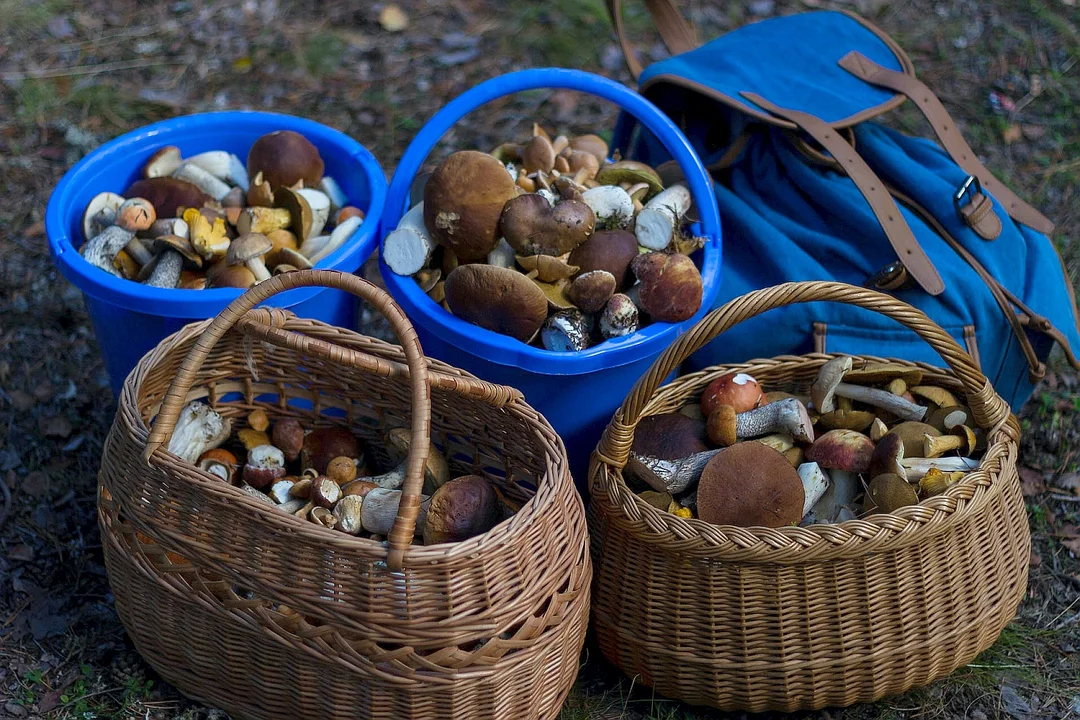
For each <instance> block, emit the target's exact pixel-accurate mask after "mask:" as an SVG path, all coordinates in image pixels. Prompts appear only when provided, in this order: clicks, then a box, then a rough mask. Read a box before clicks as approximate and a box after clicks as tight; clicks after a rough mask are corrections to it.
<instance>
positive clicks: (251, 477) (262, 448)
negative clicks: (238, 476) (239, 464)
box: [243, 445, 287, 488]
mask: <svg viewBox="0 0 1080 720" xmlns="http://www.w3.org/2000/svg"><path fill="white" fill-rule="evenodd" d="M286 474H287V471H286V470H285V455H284V454H282V452H281V450H278V449H277V448H276V447H274V446H273V445H257V446H256V447H253V448H251V450H248V455H247V462H245V463H244V473H243V478H244V482H246V483H247V484H248V485H250V486H251V487H254V488H264V487H267V486H269V485H273V484H274V483H275V482H277V481H278V480H280V479H281V478H283V477H285V475H286Z"/></svg>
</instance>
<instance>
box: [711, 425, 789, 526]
mask: <svg viewBox="0 0 1080 720" xmlns="http://www.w3.org/2000/svg"><path fill="white" fill-rule="evenodd" d="M805 498H806V495H805V491H804V489H803V481H802V478H801V477H800V475H799V472H798V471H797V470H796V469H795V468H793V467H791V464H790V463H789V462H788V461H787V458H785V457H784V456H783V455H781V454H780V453H779V452H777V451H776V450H773V449H772V448H770V447H766V446H765V445H762V444H761V443H757V442H749V443H738V444H736V445H732V446H731V447H729V448H725V449H724V450H721V451H720V452H719V453H717V454H716V455H715V456H714V457H713V458H712V459H711V460H709V462H708V464H707V465H706V466H705V468H704V470H703V471H702V473H701V480H700V481H699V483H698V492H697V512H698V517H699V518H701V519H702V520H704V521H705V522H709V523H713V524H716V525H738V526H741V527H753V526H762V527H773V528H776V527H785V526H790V525H796V524H798V522H799V521H800V520H801V519H802V516H803V504H804V501H805Z"/></svg>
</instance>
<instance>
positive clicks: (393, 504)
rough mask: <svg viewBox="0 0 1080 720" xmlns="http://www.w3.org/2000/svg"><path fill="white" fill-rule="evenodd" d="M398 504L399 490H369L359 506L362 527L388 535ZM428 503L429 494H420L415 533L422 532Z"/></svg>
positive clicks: (429, 500)
mask: <svg viewBox="0 0 1080 720" xmlns="http://www.w3.org/2000/svg"><path fill="white" fill-rule="evenodd" d="M400 504H401V491H400V490H389V489H387V488H376V489H374V490H372V491H371V492H369V493H368V494H367V495H365V496H364V502H363V503H362V505H361V508H360V519H361V522H362V524H363V526H364V529H365V530H367V531H368V532H369V533H375V534H376V535H389V534H390V528H392V527H393V526H394V518H396V517H397V512H398V505H400ZM430 504H431V498H430V497H429V496H427V495H421V496H420V513H419V515H418V516H417V518H416V534H417V535H421V534H423V532H424V526H425V524H426V522H427V514H428V507H429V505H430Z"/></svg>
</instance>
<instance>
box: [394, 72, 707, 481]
mask: <svg viewBox="0 0 1080 720" xmlns="http://www.w3.org/2000/svg"><path fill="white" fill-rule="evenodd" d="M544 88H561V89H566V90H577V91H581V92H587V93H590V94H592V95H596V96H598V97H601V98H603V99H605V100H608V101H610V102H612V103H614V104H616V105H618V106H619V107H620V108H622V109H623V110H625V111H627V112H628V113H630V114H632V115H633V116H634V117H636V118H637V119H638V120H640V121H641V123H642V124H643V125H644V126H645V127H646V128H648V129H649V130H650V131H651V132H652V133H653V134H654V135H655V136H656V137H657V138H658V139H659V140H660V141H661V142H662V143H663V144H664V146H665V148H667V150H668V151H669V152H670V153H671V156H672V158H674V159H675V160H676V161H677V162H678V163H679V166H680V168H681V169H682V172H683V174H684V175H685V177H686V181H687V185H688V187H689V188H690V193H691V195H692V196H693V199H694V204H695V206H696V207H697V211H698V215H699V217H700V223H699V224H698V225H697V226H696V227H695V231H696V233H697V234H698V235H700V236H702V237H705V238H706V245H705V247H704V249H703V250H701V251H699V252H698V253H695V260H696V261H697V262H698V266H699V267H700V268H701V275H702V279H703V281H704V297H703V298H702V303H701V310H699V311H698V313H697V314H695V315H694V316H693V317H692V318H690V319H689V320H686V321H685V322H682V323H676V324H672V323H653V324H651V325H648V326H646V327H645V328H643V329H642V330H640V331H638V332H636V333H634V334H633V335H629V336H626V337H622V338H617V339H613V340H608V341H606V342H604V343H602V344H599V345H596V346H594V347H591V348H588V349H586V350H583V351H581V352H574V353H561V352H551V351H548V350H543V349H538V348H534V347H530V346H528V345H526V344H525V343H522V342H519V341H517V340H515V339H513V338H511V337H508V336H505V335H500V334H498V333H495V332H492V331H490V330H485V329H484V328H481V327H478V326H476V325H473V324H471V323H467V322H465V321H464V320H461V319H460V318H457V317H454V316H453V315H451V314H450V313H448V312H446V311H445V310H443V308H442V307H441V306H440V305H438V304H437V303H435V302H433V301H432V300H431V298H429V297H428V296H427V295H426V294H425V293H424V292H423V291H421V289H420V287H419V286H418V285H417V284H416V282H415V281H414V280H413V279H412V278H411V277H404V276H401V275H397V274H395V273H394V272H393V271H392V270H390V268H389V267H387V266H386V264H385V263H384V262H383V261H382V260H381V259H380V265H379V267H380V270H381V272H382V277H383V281H384V282H385V283H386V287H387V288H388V290H389V291H390V294H391V295H393V297H394V299H395V300H396V301H397V302H398V304H400V305H401V306H402V308H404V310H405V312H406V313H407V314H408V315H409V319H410V320H412V322H413V324H414V326H415V327H416V332H417V334H418V335H419V337H420V342H421V344H422V345H423V347H424V353H425V354H426V355H428V356H430V357H435V358H438V359H440V360H442V361H444V362H447V363H450V364H451V365H455V366H456V367H459V368H461V369H462V370H466V371H468V372H471V373H473V374H474V375H477V376H478V377H481V378H483V379H484V380H488V381H491V382H494V383H499V384H503V385H510V386H513V387H516V388H518V389H519V390H521V391H522V393H524V395H525V399H526V400H527V401H528V403H529V404H530V405H532V406H533V407H534V408H536V409H537V410H538V411H540V412H541V413H542V414H543V415H544V417H545V418H547V420H548V421H549V422H550V423H551V424H552V426H553V427H554V428H555V430H556V431H557V432H558V433H559V435H560V436H561V437H562V439H563V441H564V442H565V443H566V450H567V454H568V456H569V459H570V470H571V472H572V473H573V475H574V479H575V481H576V483H577V486H578V488H579V489H581V490H582V491H584V490H585V487H586V477H585V475H586V472H587V470H588V462H589V454H590V453H591V452H592V451H593V449H594V448H595V447H596V443H597V441H598V440H599V439H600V435H601V433H602V432H603V429H604V427H605V426H606V424H607V422H608V421H609V420H610V419H611V416H612V414H613V413H614V412H615V410H617V409H618V407H619V405H620V404H621V403H622V401H623V398H624V397H625V396H626V394H627V393H628V392H629V391H630V388H631V387H633V385H634V383H635V382H637V380H638V378H639V377H641V375H643V374H644V373H645V372H646V371H648V369H649V367H650V365H651V364H652V362H653V360H655V359H656V357H657V356H658V355H659V354H660V353H661V352H662V351H663V350H664V349H665V348H666V347H667V346H668V345H670V344H671V343H672V342H673V341H674V340H675V338H677V337H678V336H679V335H680V334H681V333H683V332H685V331H686V330H687V329H689V328H690V327H692V326H693V325H694V324H695V323H696V322H697V321H698V320H700V319H701V318H702V317H703V316H704V315H705V313H706V312H707V311H708V309H709V308H710V307H712V304H713V301H714V300H715V298H716V294H717V292H718V291H719V289H720V288H719V284H720V260H721V240H720V213H719V210H718V209H717V205H716V197H715V195H713V189H712V180H711V179H710V177H709V174H708V173H707V172H706V170H705V168H704V167H703V165H702V164H701V160H700V159H699V158H698V157H697V155H695V153H694V151H693V149H692V148H691V146H690V143H689V142H688V141H687V139H686V137H685V136H684V135H683V134H682V132H681V131H680V130H679V129H678V128H677V127H676V126H675V124H674V123H672V122H671V120H669V119H668V118H667V116H665V115H664V114H663V113H662V112H660V110H658V109H657V108H656V106H655V105H653V104H652V103H650V102H649V101H648V100H646V99H645V98H643V97H642V96H641V95H639V94H637V93H636V92H634V91H632V90H630V89H628V88H626V87H624V86H622V85H620V84H618V83H616V82H613V81H611V80H608V79H607V78H604V77H601V76H599V75H593V74H591V73H587V72H582V71H579V70H565V69H557V68H540V69H533V70H522V71H519V72H513V73H509V74H507V75H503V76H501V77H497V78H494V79H492V80H488V81H486V82H483V83H481V84H480V85H477V86H476V87H474V88H472V89H471V90H468V91H466V92H465V93H463V94H462V95H460V96H458V97H457V98H455V99H454V100H452V101H451V102H450V103H449V104H447V105H446V107H444V108H443V109H442V110H440V111H439V112H438V113H436V114H435V116H434V117H432V118H431V120H430V121H429V122H428V123H427V124H426V125H424V127H423V128H422V129H421V130H420V132H419V133H418V134H417V136H416V138H415V139H414V140H413V141H412V143H411V144H410V145H409V147H408V149H407V150H406V151H405V155H404V156H403V157H402V158H401V162H400V164H399V165H398V167H397V171H396V172H395V173H394V177H393V179H392V180H391V181H390V190H389V193H388V195H387V205H386V211H385V212H384V213H383V223H382V227H381V230H380V235H381V236H382V237H384V238H385V237H386V235H387V234H389V233H390V231H392V230H393V229H394V228H395V227H397V224H398V222H399V221H400V220H401V217H402V216H403V215H404V214H405V212H406V211H407V210H408V208H409V207H410V205H411V204H412V203H411V202H410V198H409V189H410V186H411V185H412V182H413V179H414V177H415V176H416V173H417V172H418V171H419V169H420V167H421V165H422V164H423V163H424V161H425V160H426V158H427V156H428V154H429V153H430V152H431V150H432V149H433V148H434V147H435V145H436V144H437V143H438V141H439V140H440V138H442V136H443V135H444V134H445V133H446V132H447V131H448V130H449V129H450V128H451V127H452V126H453V125H454V124H455V123H456V122H457V121H458V120H460V119H461V118H463V117H464V116H465V115H466V114H468V113H469V112H471V111H473V110H475V109H476V108H478V107H480V106H481V105H483V104H485V103H488V102H490V101H492V100H495V99H497V98H500V97H503V96H505V95H510V94H512V93H517V92H522V91H526V90H537V89H544Z"/></svg>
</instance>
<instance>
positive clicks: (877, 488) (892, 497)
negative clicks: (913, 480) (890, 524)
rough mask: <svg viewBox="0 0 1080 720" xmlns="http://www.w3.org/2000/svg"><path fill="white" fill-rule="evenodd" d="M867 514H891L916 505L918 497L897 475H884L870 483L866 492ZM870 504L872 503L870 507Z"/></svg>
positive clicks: (913, 489)
mask: <svg viewBox="0 0 1080 720" xmlns="http://www.w3.org/2000/svg"><path fill="white" fill-rule="evenodd" d="M866 497H867V499H868V500H869V503H867V507H866V511H867V512H874V511H877V512H883V513H891V512H894V511H896V510H899V509H900V508H902V507H906V506H908V505H918V504H919V496H918V494H916V492H915V488H913V487H911V485H910V484H909V483H908V482H907V481H906V480H904V479H903V478H902V477H900V476H899V475H893V474H891V473H886V474H884V475H878V476H877V477H875V478H874V479H873V480H871V481H870V486H869V488H867V490H866ZM870 503H873V505H872V506H871V505H870Z"/></svg>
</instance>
